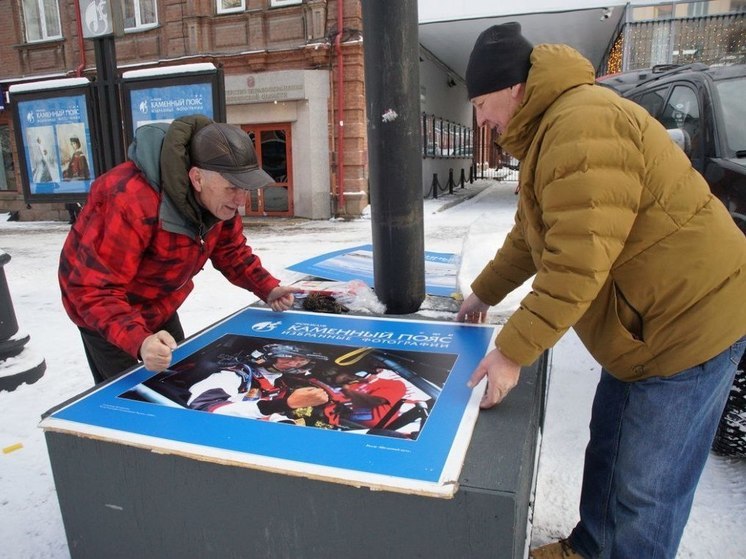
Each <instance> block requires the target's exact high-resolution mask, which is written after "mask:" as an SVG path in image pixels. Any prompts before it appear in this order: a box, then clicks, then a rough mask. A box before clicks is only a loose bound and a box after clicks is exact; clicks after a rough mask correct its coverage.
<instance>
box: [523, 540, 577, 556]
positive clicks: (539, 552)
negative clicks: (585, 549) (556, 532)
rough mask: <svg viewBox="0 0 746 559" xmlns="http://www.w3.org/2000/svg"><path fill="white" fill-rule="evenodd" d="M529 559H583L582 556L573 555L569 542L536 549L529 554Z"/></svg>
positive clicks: (564, 541)
mask: <svg viewBox="0 0 746 559" xmlns="http://www.w3.org/2000/svg"><path fill="white" fill-rule="evenodd" d="M528 556H529V557H530V558H531V559H583V556H582V555H579V554H577V553H575V550H574V549H573V548H572V546H571V545H570V541H569V540H566V539H565V540H560V541H558V542H554V543H550V544H547V545H542V546H541V547H540V548H538V549H534V550H532V551H530V552H529V554H528Z"/></svg>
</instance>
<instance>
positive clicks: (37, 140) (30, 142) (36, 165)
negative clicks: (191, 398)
mask: <svg viewBox="0 0 746 559" xmlns="http://www.w3.org/2000/svg"><path fill="white" fill-rule="evenodd" d="M56 145H57V144H56V141H55V136H54V128H53V127H51V126H33V127H29V128H26V147H27V149H28V153H29V167H30V173H29V177H30V178H31V181H33V182H35V183H36V184H37V188H42V187H41V185H42V184H47V183H55V182H59V180H60V173H59V168H58V166H57V157H56V155H55V154H56V149H55V147H56ZM49 188H52V189H53V188H54V185H50V186H49Z"/></svg>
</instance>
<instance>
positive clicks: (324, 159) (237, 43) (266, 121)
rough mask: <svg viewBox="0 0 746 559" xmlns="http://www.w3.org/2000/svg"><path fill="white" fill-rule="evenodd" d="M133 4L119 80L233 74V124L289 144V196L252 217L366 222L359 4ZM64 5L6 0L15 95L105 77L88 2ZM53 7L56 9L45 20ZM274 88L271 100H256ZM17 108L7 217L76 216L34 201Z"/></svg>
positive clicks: (120, 51) (256, 203)
mask: <svg viewBox="0 0 746 559" xmlns="http://www.w3.org/2000/svg"><path fill="white" fill-rule="evenodd" d="M338 2H342V4H340V5H338ZM121 3H122V5H123V7H124V27H125V32H124V34H122V35H121V36H118V37H117V38H116V41H115V44H116V57H117V66H118V68H117V72H118V74H120V75H121V74H122V73H125V72H127V71H131V70H138V69H153V68H158V67H163V66H174V65H182V64H192V63H199V62H210V63H212V64H213V65H215V66H216V67H220V68H222V71H223V74H224V77H225V90H226V91H225V93H226V117H227V118H226V120H227V121H228V122H229V123H232V124H236V125H241V126H242V127H243V128H244V129H245V130H247V132H250V133H251V134H252V136H253V137H254V141H255V143H257V144H259V143H260V142H262V141H264V140H263V138H265V137H266V138H268V139H272V140H274V141H275V147H279V149H280V150H282V149H283V144H284V149H285V151H286V153H285V155H286V160H285V164H286V167H287V168H286V176H285V175H283V179H284V180H285V182H284V183H281V184H284V187H285V192H286V195H285V198H284V199H283V197H282V195H280V196H279V198H278V197H275V198H270V197H267V198H266V199H257V197H256V196H255V197H254V198H253V200H252V201H251V202H249V203H248V204H247V208H246V210H247V213H249V214H256V215H297V216H300V217H308V218H313V219H323V218H328V217H330V216H332V215H339V216H344V215H350V216H354V215H359V214H360V212H361V211H362V209H363V208H364V207H365V206H366V205H367V203H368V196H367V152H366V121H365V99H364V67H363V47H362V15H361V6H360V1H359V0H303V1H302V2H301V1H299V0H121ZM54 4H55V2H48V1H46V2H37V0H0V11H2V13H4V14H6V16H7V17H9V18H10V20H11V22H10V23H11V25H10V26H9V28H8V29H9V31H8V32H6V33H3V34H2V35H1V36H0V87H1V88H2V90H3V99H5V91H7V90H8V88H9V87H10V86H12V85H13V84H23V83H28V82H34V81H41V80H49V79H56V78H63V77H72V76H81V77H88V78H90V79H95V76H96V68H95V52H94V44H93V41H92V40H88V39H83V38H82V33H81V23H80V22H79V19H78V0H57V5H58V8H59V13H58V15H57V14H55V13H53V9H54ZM50 6H51V8H50ZM45 9H46V10H52V12H47V13H43V14H41V13H40V12H43V11H44V10H45ZM84 17H85V16H84ZM340 62H341V67H340ZM278 83H279V84H290V85H286V87H285V89H287V88H292V89H293V90H294V91H295V92H296V94H295V95H291V96H288V95H285V94H283V88H282V87H271V85H272V84H278ZM340 85H341V87H340ZM262 87H263V88H264V89H262V92H261V93H262V94H261V95H258V94H249V93H252V92H253V93H257V92H258V91H259V89H257V88H262ZM252 88H254V89H252ZM340 96H342V97H340ZM340 101H343V102H340ZM340 108H341V112H342V113H343V114H341V115H340V114H339V112H340ZM12 111H13V107H12V106H9V105H8V104H7V103H5V102H4V103H3V106H2V109H0V141H1V142H2V148H3V158H4V160H5V173H4V177H2V178H3V179H4V180H2V181H0V212H8V211H18V212H19V219H21V220H39V219H67V217H68V214H67V211H66V210H65V208H64V205H63V204H60V203H34V204H32V205H31V207H28V206H27V205H26V203H25V202H24V200H23V194H22V192H23V190H22V188H21V178H20V173H18V169H19V159H18V146H16V142H15V135H14V130H13V119H12ZM267 141H269V140H267ZM269 147H271V146H270V144H269V143H268V144H267V150H268V149H269ZM258 149H259V148H258ZM267 153H268V152H267ZM340 154H341V155H340ZM339 163H342V165H341V166H340V165H339ZM340 167H341V168H340ZM281 194H282V193H281Z"/></svg>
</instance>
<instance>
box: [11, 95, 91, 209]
mask: <svg viewBox="0 0 746 559" xmlns="http://www.w3.org/2000/svg"><path fill="white" fill-rule="evenodd" d="M18 114H19V119H20V122H21V133H22V135H23V138H24V143H25V152H24V155H25V160H26V175H27V176H28V180H29V193H30V194H31V195H36V194H86V193H88V192H89V191H90V188H91V182H92V181H93V179H94V178H95V174H94V168H93V164H92V161H93V160H92V157H91V129H90V124H89V122H88V110H87V102H86V96H85V95H83V94H79V95H65V96H61V97H49V98H46V99H37V100H33V101H19V102H18Z"/></svg>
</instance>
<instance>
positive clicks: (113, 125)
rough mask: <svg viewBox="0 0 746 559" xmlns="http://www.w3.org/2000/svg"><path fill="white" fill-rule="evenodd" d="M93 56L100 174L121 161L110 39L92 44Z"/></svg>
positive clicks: (119, 115) (113, 52) (116, 82)
mask: <svg viewBox="0 0 746 559" xmlns="http://www.w3.org/2000/svg"><path fill="white" fill-rule="evenodd" d="M93 44H94V52H95V54H96V85H95V88H96V101H97V107H98V111H97V112H98V115H97V119H96V120H97V121H98V126H99V133H100V135H99V137H100V138H101V143H102V145H101V146H100V150H101V164H102V166H103V169H102V171H108V170H109V169H111V168H112V167H114V166H116V165H118V164H119V163H122V162H123V161H124V160H125V155H126V154H125V146H124V138H123V136H122V109H121V107H120V105H119V76H118V75H117V54H116V43H115V39H114V37H113V36H107V37H99V38H96V39H94V40H93Z"/></svg>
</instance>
